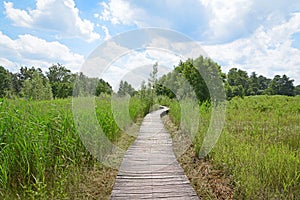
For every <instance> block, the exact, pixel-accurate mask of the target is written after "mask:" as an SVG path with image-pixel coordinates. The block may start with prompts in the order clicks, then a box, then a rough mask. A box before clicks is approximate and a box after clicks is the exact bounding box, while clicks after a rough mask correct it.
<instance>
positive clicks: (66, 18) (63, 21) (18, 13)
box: [4, 0, 100, 42]
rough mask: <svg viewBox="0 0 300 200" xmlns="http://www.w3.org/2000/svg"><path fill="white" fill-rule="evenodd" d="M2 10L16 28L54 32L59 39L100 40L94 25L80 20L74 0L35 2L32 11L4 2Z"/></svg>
mask: <svg viewBox="0 0 300 200" xmlns="http://www.w3.org/2000/svg"><path fill="white" fill-rule="evenodd" d="M4 8H5V14H6V16H7V17H8V18H9V19H10V20H12V21H13V23H14V25H16V26H20V27H26V28H35V29H45V30H51V31H56V32H58V36H59V37H78V38H83V39H84V40H87V41H89V42H91V41H94V40H96V39H99V38H100V35H99V34H98V33H96V32H95V31H94V24H93V23H92V22H91V21H89V20H86V19H81V18H80V16H79V10H78V9H77V8H76V6H75V3H74V0H64V1H60V0H37V1H36V8H35V9H33V10H21V9H17V8H14V4H13V3H12V2H4Z"/></svg>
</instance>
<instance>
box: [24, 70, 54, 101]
mask: <svg viewBox="0 0 300 200" xmlns="http://www.w3.org/2000/svg"><path fill="white" fill-rule="evenodd" d="M22 94H23V96H24V97H25V98H26V99H32V100H49V99H52V90H51V86H50V84H49V81H48V80H47V79H46V80H44V79H43V77H41V75H40V74H39V73H38V72H33V74H32V76H31V78H30V79H27V80H25V81H24V84H23V88H22Z"/></svg>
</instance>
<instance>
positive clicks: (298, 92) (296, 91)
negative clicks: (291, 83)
mask: <svg viewBox="0 0 300 200" xmlns="http://www.w3.org/2000/svg"><path fill="white" fill-rule="evenodd" d="M294 95H300V85H297V86H296V87H295V89H294Z"/></svg>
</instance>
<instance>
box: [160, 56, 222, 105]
mask: <svg viewBox="0 0 300 200" xmlns="http://www.w3.org/2000/svg"><path fill="white" fill-rule="evenodd" d="M223 78H224V74H223V73H222V72H221V68H220V66H219V65H218V64H217V63H215V62H213V61H212V60H211V59H209V58H204V57H202V56H200V57H199V58H197V59H195V60H193V59H188V60H187V61H186V62H182V61H180V63H179V65H178V66H177V67H175V69H174V70H173V71H172V72H170V73H169V74H167V75H165V76H163V77H162V78H161V79H160V80H159V81H158V88H157V91H156V92H157V94H158V95H166V96H168V97H170V98H174V97H175V95H176V96H177V98H179V99H183V98H185V97H196V98H197V99H198V100H199V101H206V100H211V99H218V98H219V97H217V96H211V94H214V95H216V94H217V93H218V92H216V91H219V90H220V89H221V88H219V87H222V84H223V81H224V80H223ZM207 85H210V86H212V87H211V88H208V86H207ZM209 90H211V91H209ZM210 93H211V94H210Z"/></svg>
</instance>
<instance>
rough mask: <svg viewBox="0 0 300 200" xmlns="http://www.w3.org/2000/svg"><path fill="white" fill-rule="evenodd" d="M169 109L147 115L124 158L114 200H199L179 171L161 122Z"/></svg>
mask: <svg viewBox="0 0 300 200" xmlns="http://www.w3.org/2000/svg"><path fill="white" fill-rule="evenodd" d="M165 111H166V108H164V109H161V110H158V111H155V112H152V113H150V114H148V115H147V116H146V117H145V118H144V120H143V123H142V125H141V128H140V131H139V134H138V137H137V139H136V141H135V142H134V143H133V144H132V146H131V147H130V148H129V149H128V150H127V152H126V153H125V155H124V158H123V162H122V164H121V166H120V169H119V173H118V176H117V179H116V182H115V185H114V188H113V191H112V194H111V199H113V200H114V199H198V197H197V194H196V192H195V191H194V190H193V188H192V187H191V185H190V183H189V181H188V178H187V177H186V175H185V174H184V171H183V169H182V168H181V167H180V165H179V163H178V162H177V160H176V157H175V155H174V152H173V148H172V139H171V137H170V135H169V133H168V132H167V130H166V129H165V127H164V124H163V122H162V120H161V113H162V112H165Z"/></svg>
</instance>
